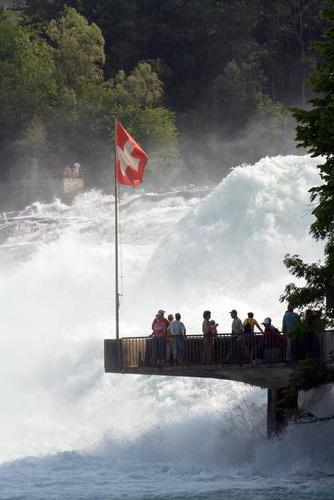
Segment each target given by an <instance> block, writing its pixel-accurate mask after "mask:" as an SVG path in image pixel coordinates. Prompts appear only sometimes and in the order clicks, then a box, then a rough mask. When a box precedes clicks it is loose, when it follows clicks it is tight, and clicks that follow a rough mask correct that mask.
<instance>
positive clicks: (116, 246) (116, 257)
mask: <svg viewBox="0 0 334 500" xmlns="http://www.w3.org/2000/svg"><path fill="white" fill-rule="evenodd" d="M114 136H115V147H114V167H115V318H116V339H117V340H118V339H119V290H118V185H117V172H116V163H117V155H116V145H117V119H116V118H115V132H114Z"/></svg>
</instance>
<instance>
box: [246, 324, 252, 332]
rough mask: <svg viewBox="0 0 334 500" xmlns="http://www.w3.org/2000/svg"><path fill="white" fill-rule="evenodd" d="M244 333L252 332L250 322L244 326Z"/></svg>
mask: <svg viewBox="0 0 334 500" xmlns="http://www.w3.org/2000/svg"><path fill="white" fill-rule="evenodd" d="M244 333H246V334H249V333H252V327H251V324H250V323H246V324H245V326H244Z"/></svg>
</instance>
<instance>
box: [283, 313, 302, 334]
mask: <svg viewBox="0 0 334 500" xmlns="http://www.w3.org/2000/svg"><path fill="white" fill-rule="evenodd" d="M298 321H299V314H297V313H295V312H293V311H286V313H285V314H284V316H283V324H282V332H284V333H290V332H292V330H293V329H294V327H295V326H296V323H297V322H298Z"/></svg>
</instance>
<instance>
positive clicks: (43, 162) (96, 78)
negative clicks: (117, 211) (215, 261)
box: [0, 0, 332, 187]
mask: <svg viewBox="0 0 334 500" xmlns="http://www.w3.org/2000/svg"><path fill="white" fill-rule="evenodd" d="M328 4H332V2H330V1H324V0H247V1H245V0H104V1H96V0H85V1H80V0H67V1H66V2H64V1H60V0H54V1H51V0H50V1H46V0H28V1H27V2H26V8H25V9H23V10H10V9H2V10H1V9H0V182H2V183H6V184H8V183H11V182H12V183H13V182H19V180H20V179H24V178H25V176H27V175H29V169H30V167H31V165H36V163H38V165H39V169H40V170H42V172H43V175H56V174H57V172H59V169H61V168H63V167H64V165H66V164H67V163H73V162H75V161H79V162H80V163H81V164H82V166H83V170H84V172H85V177H86V180H87V184H88V185H89V186H96V187H101V186H104V187H108V185H109V184H110V185H111V183H112V174H111V172H112V169H111V158H112V148H113V145H112V137H113V118H114V116H117V117H118V118H119V119H120V120H121V121H122V122H123V124H124V126H125V127H126V128H127V129H128V130H129V131H130V132H132V133H133V134H134V136H135V137H136V139H137V140H138V141H139V142H140V143H141V144H142V145H143V146H144V148H146V149H147V151H148V153H149V155H150V157H151V164H150V168H149V169H148V172H147V186H153V185H157V186H163V187H166V186H168V187H172V186H174V187H177V186H180V185H182V184H185V183H215V182H217V181H219V180H221V178H222V177H223V176H224V175H225V174H226V172H227V171H228V170H229V169H230V168H231V167H233V166H234V165H237V164H240V163H243V162H247V163H249V162H253V161H256V160H257V159H259V158H261V157H263V156H265V155H272V154H280V153H281V154H286V153H290V152H294V151H295V150H294V148H295V146H294V127H295V123H294V122H293V119H292V117H291V115H290V113H289V107H300V108H307V102H308V100H309V99H310V98H311V97H312V96H311V94H310V92H311V91H310V87H309V84H308V79H309V76H310V74H311V73H312V71H313V70H314V67H315V64H316V62H317V57H318V56H317V52H316V50H315V46H314V45H315V43H316V42H317V41H318V40H320V39H321V33H322V32H323V29H324V23H325V21H323V20H322V17H321V10H322V9H323V8H325V7H326V6H328Z"/></svg>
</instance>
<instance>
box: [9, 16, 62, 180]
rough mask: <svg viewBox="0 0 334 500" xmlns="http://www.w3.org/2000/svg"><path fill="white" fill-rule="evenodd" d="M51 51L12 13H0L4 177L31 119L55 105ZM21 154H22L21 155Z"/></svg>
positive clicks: (54, 74) (53, 66) (53, 65)
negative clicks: (18, 141)
mask: <svg viewBox="0 0 334 500" xmlns="http://www.w3.org/2000/svg"><path fill="white" fill-rule="evenodd" d="M57 99H58V86H57V82H56V67H55V64H54V59H53V51H52V49H51V47H49V46H48V45H47V44H46V43H45V42H44V41H43V40H41V39H40V38H39V37H38V35H37V33H36V32H35V31H34V30H33V29H31V28H30V27H27V26H24V24H23V20H22V19H21V18H20V17H19V16H18V15H15V14H13V13H10V12H8V11H4V10H0V148H1V152H2V155H1V156H2V162H1V168H2V170H3V173H5V171H6V169H7V168H8V166H9V165H10V164H12V163H13V162H14V161H15V150H16V141H17V140H18V139H19V138H20V136H21V135H22V134H23V133H24V131H25V130H26V129H27V128H28V127H29V125H30V123H31V121H32V120H33V118H34V116H39V117H41V118H43V117H46V116H48V115H49V112H50V110H51V109H52V108H53V106H54V105H55V104H56V103H57ZM21 152H22V151H21Z"/></svg>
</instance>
